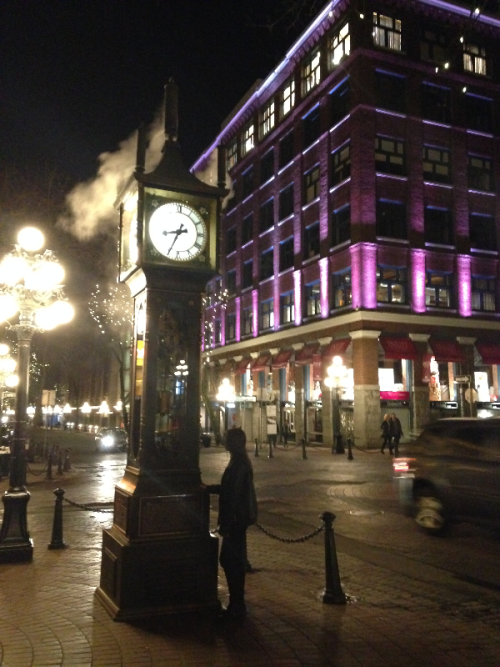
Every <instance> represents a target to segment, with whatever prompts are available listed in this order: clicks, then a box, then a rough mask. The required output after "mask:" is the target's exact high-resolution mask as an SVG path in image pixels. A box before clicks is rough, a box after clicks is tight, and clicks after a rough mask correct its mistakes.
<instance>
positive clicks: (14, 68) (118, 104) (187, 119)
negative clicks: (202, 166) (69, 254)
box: [0, 0, 324, 182]
mask: <svg viewBox="0 0 500 667" xmlns="http://www.w3.org/2000/svg"><path fill="white" fill-rule="evenodd" d="M281 3H282V0H182V1H178V2H176V1H174V0H2V2H1V3H0V20H1V30H2V35H1V44H0V80H1V88H2V95H1V100H2V101H1V106H2V110H1V114H2V117H1V129H0V133H1V135H0V141H1V161H2V165H1V166H3V167H5V166H8V165H15V166H16V167H18V168H21V169H26V170H28V172H29V171H30V170H33V169H36V168H37V166H39V165H40V164H44V165H48V166H49V167H50V168H57V169H58V170H61V171H63V172H64V173H65V174H66V175H67V176H68V177H69V179H70V180H74V181H75V182H76V181H78V180H85V179H88V178H91V177H92V176H93V175H94V174H95V172H96V167H97V158H98V155H99V154H100V153H102V152H104V151H113V150H115V149H116V148H117V146H118V143H119V142H120V141H122V140H124V139H126V138H127V137H128V136H129V135H130V134H131V133H132V132H133V130H135V129H136V128H137V126H138V125H139V124H140V123H141V122H144V123H146V124H147V123H149V122H151V121H152V120H153V117H154V115H155V112H156V111H157V110H158V108H159V106H160V105H161V102H162V97H163V85H164V84H165V82H166V81H167V79H168V78H169V77H170V76H173V77H174V79H175V80H176V81H177V83H178V84H179V86H180V142H181V145H182V148H183V153H184V156H185V158H186V161H187V162H188V164H191V163H192V162H193V161H194V160H195V158H196V157H197V156H198V155H199V154H200V153H201V152H202V151H203V149H204V148H205V147H206V146H207V145H208V144H209V142H210V141H211V140H212V139H213V138H214V137H215V135H216V133H217V131H218V129H219V127H220V123H221V122H222V121H223V119H224V118H225V117H226V116H227V115H228V114H229V113H230V112H231V110H232V108H233V107H234V106H235V105H236V104H237V102H238V101H239V99H240V98H241V97H242V96H243V95H244V94H245V92H246V91H247V90H248V89H249V88H250V86H251V85H252V84H253V83H254V81H255V80H256V79H258V78H259V77H264V76H266V75H267V73H268V72H269V71H270V70H271V68H272V67H273V66H274V65H275V64H276V62H278V61H279V59H281V57H283V55H284V53H285V51H286V49H287V48H288V46H289V45H290V44H291V43H292V41H293V39H294V38H295V36H296V35H297V34H298V32H299V31H300V29H303V27H304V26H305V25H306V24H307V22H308V21H309V20H310V18H311V16H310V14H307V15H304V16H302V17H301V18H302V20H301V22H299V24H298V25H296V26H295V27H294V28H289V29H287V26H286V22H282V23H281V24H280V25H279V26H278V27H277V28H276V29H275V30H274V31H273V32H272V33H271V32H269V30H267V29H265V28H264V27H262V24H264V23H265V22H266V20H267V16H268V14H269V13H270V12H271V14H272V13H273V12H274V18H275V17H276V16H277V15H278V14H279V12H280V10H281ZM309 4H311V3H309ZM323 4H324V3H322V2H318V3H317V4H316V9H319V8H320V7H321V6H322V5H323ZM259 23H260V24H261V25H260V26H259Z"/></svg>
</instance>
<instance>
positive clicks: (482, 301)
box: [471, 276, 496, 313]
mask: <svg viewBox="0 0 500 667" xmlns="http://www.w3.org/2000/svg"><path fill="white" fill-rule="evenodd" d="M471 296H472V310H482V311H485V312H488V313H493V312H495V307H496V303H495V302H496V298H495V297H496V280H495V278H493V277H483V276H472V295H471Z"/></svg>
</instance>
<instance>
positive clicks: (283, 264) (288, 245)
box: [280, 236, 294, 272]
mask: <svg viewBox="0 0 500 667" xmlns="http://www.w3.org/2000/svg"><path fill="white" fill-rule="evenodd" d="M293 261H294V249H293V236H292V237H291V238H289V239H286V241H282V242H281V243H280V272H281V271H286V270H287V269H291V268H292V266H293Z"/></svg>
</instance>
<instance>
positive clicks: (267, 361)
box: [252, 352, 271, 373]
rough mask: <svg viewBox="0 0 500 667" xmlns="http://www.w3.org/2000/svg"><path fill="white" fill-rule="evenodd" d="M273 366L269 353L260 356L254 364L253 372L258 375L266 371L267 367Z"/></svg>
mask: <svg viewBox="0 0 500 667" xmlns="http://www.w3.org/2000/svg"><path fill="white" fill-rule="evenodd" d="M270 365H271V355H270V354H269V352H265V353H264V354H259V356H258V357H257V359H256V360H255V361H254V362H253V364H252V372H253V373H258V372H259V371H265V370H266V367H267V366H270Z"/></svg>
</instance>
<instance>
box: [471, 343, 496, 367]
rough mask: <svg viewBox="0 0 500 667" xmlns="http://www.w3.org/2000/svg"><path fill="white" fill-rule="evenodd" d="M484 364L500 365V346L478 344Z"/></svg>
mask: <svg viewBox="0 0 500 667" xmlns="http://www.w3.org/2000/svg"><path fill="white" fill-rule="evenodd" d="M476 347H477V351H478V352H479V354H480V355H481V358H482V360H483V364H486V365H488V364H500V345H497V344H496V343H476Z"/></svg>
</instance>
